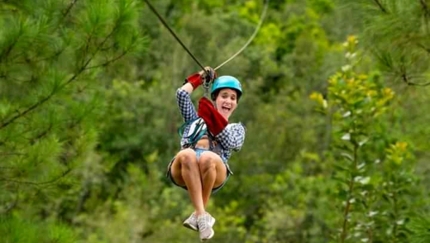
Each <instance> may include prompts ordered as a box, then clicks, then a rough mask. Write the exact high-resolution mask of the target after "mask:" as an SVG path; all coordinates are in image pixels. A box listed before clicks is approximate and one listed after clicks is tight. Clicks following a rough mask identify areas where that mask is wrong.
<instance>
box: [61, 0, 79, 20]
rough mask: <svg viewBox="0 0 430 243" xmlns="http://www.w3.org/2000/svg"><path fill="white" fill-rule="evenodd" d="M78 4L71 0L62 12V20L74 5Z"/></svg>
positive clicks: (75, 0) (76, 0)
mask: <svg viewBox="0 0 430 243" xmlns="http://www.w3.org/2000/svg"><path fill="white" fill-rule="evenodd" d="M77 2H78V0H73V1H72V2H71V3H70V5H69V6H68V7H67V8H66V10H65V11H64V13H63V18H65V17H66V16H67V15H68V14H69V13H70V11H71V10H72V8H73V7H74V6H75V5H76V3H77Z"/></svg>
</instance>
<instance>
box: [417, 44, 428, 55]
mask: <svg viewBox="0 0 430 243" xmlns="http://www.w3.org/2000/svg"><path fill="white" fill-rule="evenodd" d="M417 45H418V46H419V47H420V48H421V49H423V50H424V51H426V52H428V54H430V48H428V47H425V46H424V45H423V44H420V43H418V44H417Z"/></svg>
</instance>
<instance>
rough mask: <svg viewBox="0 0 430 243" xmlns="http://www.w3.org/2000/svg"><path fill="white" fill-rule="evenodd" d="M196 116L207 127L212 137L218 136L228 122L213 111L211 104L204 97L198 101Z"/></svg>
mask: <svg viewBox="0 0 430 243" xmlns="http://www.w3.org/2000/svg"><path fill="white" fill-rule="evenodd" d="M197 113H198V115H199V117H201V118H202V119H203V120H204V121H205V123H206V126H207V127H208V129H209V131H210V132H211V133H212V135H214V136H216V135H218V134H219V133H220V132H221V131H222V130H224V128H225V127H226V126H227V124H228V121H227V120H226V119H225V118H224V117H223V116H222V115H221V114H220V113H219V112H218V111H217V110H216V109H215V107H214V106H213V104H212V102H211V101H210V100H208V99H207V98H206V97H202V98H201V99H200V100H199V108H198V112H197Z"/></svg>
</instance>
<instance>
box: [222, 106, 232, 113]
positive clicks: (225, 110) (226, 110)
mask: <svg viewBox="0 0 430 243" xmlns="http://www.w3.org/2000/svg"><path fill="white" fill-rule="evenodd" d="M221 110H223V111H224V112H230V110H231V108H229V107H225V106H223V107H221Z"/></svg>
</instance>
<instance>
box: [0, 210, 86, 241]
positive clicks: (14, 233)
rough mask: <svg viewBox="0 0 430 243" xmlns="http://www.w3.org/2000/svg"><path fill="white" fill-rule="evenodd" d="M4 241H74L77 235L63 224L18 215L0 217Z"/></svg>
mask: <svg viewBox="0 0 430 243" xmlns="http://www.w3.org/2000/svg"><path fill="white" fill-rule="evenodd" d="M0 234H1V235H2V242H4V243H15V242H20V243H37V242H40V243H49V242H58V243H75V242H76V239H77V235H76V234H75V233H74V231H73V230H72V229H71V228H70V227H68V226H67V225H65V224H60V223H58V222H55V223H52V222H42V221H38V220H30V219H26V218H24V217H23V216H20V215H13V216H2V217H0Z"/></svg>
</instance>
